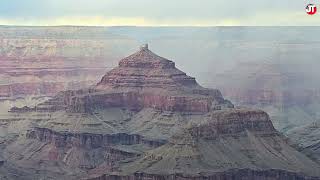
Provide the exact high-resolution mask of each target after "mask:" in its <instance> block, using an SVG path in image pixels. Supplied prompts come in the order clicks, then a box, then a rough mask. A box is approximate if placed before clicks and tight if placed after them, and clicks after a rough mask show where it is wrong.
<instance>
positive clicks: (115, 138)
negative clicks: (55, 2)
mask: <svg viewBox="0 0 320 180" xmlns="http://www.w3.org/2000/svg"><path fill="white" fill-rule="evenodd" d="M284 32H286V33H284ZM313 32H317V28H314V29H313V30H311V29H310V28H304V27H301V28H298V27H292V28H291V27H290V28H287V27H281V28H280V27H279V28H274V27H270V28H258V27H252V28H249V27H239V28H233V27H230V28H227V27H216V28H187V27H185V28H169V27H168V28H156V27H154V28H151V27H68V26H66V27H63V26H62V27H13V26H1V27H0V44H1V46H0V64H1V67H0V151H1V153H0V179H79V178H84V179H208V178H211V179H221V178H224V179H234V178H238V179H240V178H242V179H319V178H318V174H317V168H318V163H319V159H320V158H319V157H320V156H319V154H320V153H319V148H318V147H319V137H320V136H319V133H318V131H319V126H318V120H319V113H318V107H319V105H318V103H317V102H318V100H319V92H320V91H319V89H320V87H319V86H318V84H319V80H318V78H317V77H318V73H317V68H318V63H317V61H316V59H317V57H318V56H319V54H318V53H317V52H318V48H319V47H320V46H318V40H317V37H312V36H311V34H312V33H313ZM262 33H263V34H264V36H261V34H262ZM311 39H312V40H311ZM141 42H150V44H151V47H152V48H153V49H156V50H157V52H159V53H160V54H163V55H165V56H166V57H170V59H175V62H173V61H170V60H167V59H165V58H161V57H159V56H158V55H156V54H154V53H153V52H151V51H150V50H149V49H148V47H147V46H142V47H141V49H140V50H139V51H138V52H136V53H134V54H133V55H130V54H132V52H134V51H136V47H137V46H138V45H140V44H141ZM126 56H128V57H127V58H124V59H122V58H123V57H126ZM119 59H122V60H120V61H119ZM302 59H303V61H301V60H302ZM176 66H178V67H179V69H180V68H181V69H184V70H186V72H190V74H191V75H192V76H196V77H197V81H196V80H195V78H193V77H191V76H189V75H186V73H184V72H182V71H181V70H179V69H178V68H176ZM106 72H107V73H106ZM198 82H199V83H198ZM199 84H202V85H205V86H206V87H209V88H203V87H202V86H200V85H199ZM217 89H219V90H221V92H220V91H219V90H217ZM61 91H62V92H61ZM224 97H225V98H226V99H230V100H231V101H232V103H231V101H228V100H226V99H225V98H224ZM233 104H234V105H233ZM257 109H262V110H264V111H266V112H267V113H268V114H269V115H270V117H269V116H268V115H267V114H266V113H264V112H263V111H260V110H257ZM282 134H284V135H282ZM167 162H170V163H167ZM239 174H240V175H241V176H239Z"/></svg>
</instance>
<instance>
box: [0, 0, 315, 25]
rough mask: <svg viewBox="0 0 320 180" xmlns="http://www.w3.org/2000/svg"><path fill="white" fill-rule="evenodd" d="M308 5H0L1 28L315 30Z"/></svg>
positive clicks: (208, 1)
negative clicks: (304, 27)
mask: <svg viewBox="0 0 320 180" xmlns="http://www.w3.org/2000/svg"><path fill="white" fill-rule="evenodd" d="M313 2H314V3H315V4H316V5H317V6H318V10H319V11H320V1H313V0H229V1H227V0H0V24H2V25H93V26H96V25H103V26H108V25H138V26H167V25H175V26H215V25H320V14H319V13H320V12H318V14H316V15H313V16H310V15H307V14H306V12H305V6H306V5H307V4H309V3H313Z"/></svg>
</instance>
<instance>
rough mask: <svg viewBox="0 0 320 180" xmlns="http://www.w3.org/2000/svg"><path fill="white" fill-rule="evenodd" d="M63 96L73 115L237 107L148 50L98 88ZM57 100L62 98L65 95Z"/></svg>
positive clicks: (127, 60) (129, 60)
mask: <svg viewBox="0 0 320 180" xmlns="http://www.w3.org/2000/svg"><path fill="white" fill-rule="evenodd" d="M62 96H64V99H63V103H64V105H65V106H66V107H67V110H68V111H69V112H90V111H92V109H94V107H96V108H110V107H125V108H128V109H131V110H136V111H140V110H141V109H143V108H154V109H157V110H161V111H181V112H183V111H184V112H198V113H207V112H209V111H210V110H211V109H214V108H221V107H233V105H232V104H231V103H230V102H229V101H227V100H225V99H224V98H223V97H222V95H221V93H220V91H219V90H215V89H206V88H203V87H201V86H200V85H199V84H198V83H197V82H196V81H195V78H192V77H189V76H187V75H186V73H184V72H182V71H180V70H178V69H177V68H176V67H175V64H174V63H173V62H172V61H170V60H167V59H164V58H162V57H159V56H157V55H156V54H154V53H153V52H151V51H150V50H149V49H148V48H147V47H143V48H141V49H140V51H138V52H137V53H135V54H133V55H131V56H129V57H127V58H124V59H123V60H121V61H120V63H119V67H116V68H114V69H112V70H111V71H109V72H108V73H107V74H106V75H105V76H104V77H103V78H102V80H101V81H100V82H99V83H98V84H97V85H96V86H95V87H93V88H91V89H89V90H79V91H69V92H65V93H64V95H62ZM55 99H61V95H58V96H57V97H56V98H54V99H53V101H54V100H55ZM40 106H41V105H40ZM40 106H39V107H40Z"/></svg>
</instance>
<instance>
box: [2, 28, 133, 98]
mask: <svg viewBox="0 0 320 180" xmlns="http://www.w3.org/2000/svg"><path fill="white" fill-rule="evenodd" d="M88 34H90V36H93V35H95V37H90V38H89V37H88ZM136 45H137V44H136V42H135V40H132V39H130V38H127V37H125V36H119V35H113V34H111V33H108V32H107V30H106V29H105V28H85V27H82V28H81V27H59V28H55V27H33V28H29V27H0V79H1V80H0V100H1V99H12V98H17V97H26V96H54V95H55V94H56V93H58V92H60V91H63V90H70V89H72V90H74V89H82V88H86V87H89V86H91V85H93V84H95V83H96V80H97V78H100V77H101V76H102V75H103V74H104V73H105V70H106V68H110V67H113V66H115V65H116V62H117V59H118V58H119V57H121V56H123V54H126V53H127V52H126V51H121V49H120V50H119V48H117V46H123V47H127V48H125V50H127V49H130V48H129V47H133V46H136Z"/></svg>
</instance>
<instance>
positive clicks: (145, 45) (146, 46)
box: [140, 44, 149, 50]
mask: <svg viewBox="0 0 320 180" xmlns="http://www.w3.org/2000/svg"><path fill="white" fill-rule="evenodd" d="M148 49H149V46H148V44H142V45H141V46H140V50H148Z"/></svg>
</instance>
